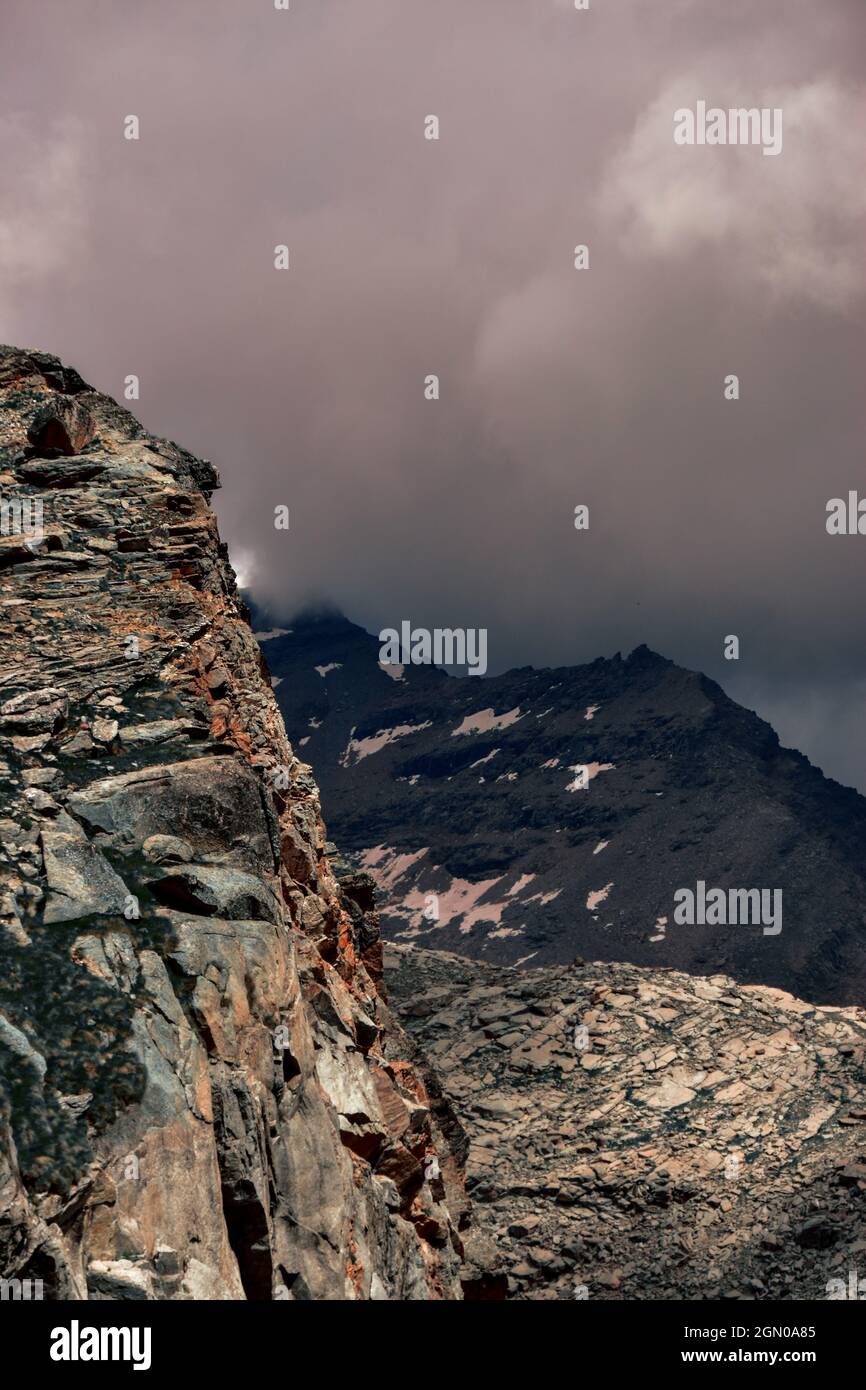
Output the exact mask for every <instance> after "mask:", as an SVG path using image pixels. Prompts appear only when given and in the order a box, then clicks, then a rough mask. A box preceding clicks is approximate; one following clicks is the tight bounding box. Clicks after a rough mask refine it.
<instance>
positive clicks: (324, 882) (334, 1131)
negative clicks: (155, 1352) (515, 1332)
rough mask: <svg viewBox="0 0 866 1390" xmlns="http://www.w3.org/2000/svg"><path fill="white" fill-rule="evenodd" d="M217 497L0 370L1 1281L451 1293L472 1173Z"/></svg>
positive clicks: (53, 368) (152, 445)
mask: <svg viewBox="0 0 866 1390" xmlns="http://www.w3.org/2000/svg"><path fill="white" fill-rule="evenodd" d="M217 486H218V480H217V476H216V473H215V471H214V469H213V468H212V467H211V465H210V464H209V463H207V462H205V461H203V460H200V459H196V458H193V457H192V456H191V455H190V454H188V453H187V452H186V451H185V450H183V449H182V448H178V447H177V446H176V445H174V444H172V443H169V442H167V441H165V440H161V439H157V438H154V437H153V436H151V435H149V434H148V433H146V432H145V431H144V430H143V429H142V428H141V426H140V425H139V424H138V423H137V422H136V420H135V419H134V418H133V417H132V416H131V415H130V414H129V413H128V412H127V411H125V410H123V409H121V408H120V407H119V406H118V405H117V404H115V402H114V401H112V400H110V399H109V398H107V397H106V396H103V395H101V394H99V393H97V392H95V391H93V390H91V389H90V387H88V386H87V385H86V383H85V382H84V381H83V380H82V379H81V378H80V377H79V376H78V374H77V373H76V372H75V371H73V370H70V369H69V368H67V367H64V366H63V365H62V364H61V363H60V362H59V361H58V360H57V359H56V358H54V357H50V356H47V355H44V354H41V353H35V352H22V351H19V350H16V349H13V348H5V347H4V348H0V506H2V513H0V518H2V525H0V532H2V534H0V604H2V613H3V634H4V650H5V659H4V661H3V665H2V673H0V799H2V811H0V814H2V820H0V875H2V899H0V1133H2V1145H0V1275H2V1276H3V1277H6V1278H16V1277H17V1278H20V1279H26V1278H34V1279H35V1278H38V1279H41V1280H42V1281H43V1285H44V1289H45V1296H46V1297H52V1298H84V1297H89V1298H101V1299H106V1298H124V1299H126V1298H137V1299H163V1298H186V1299H235V1298H248V1299H272V1298H287V1299H367V1298H373V1299H389V1298H394V1299H428V1298H456V1297H460V1296H461V1285H460V1264H461V1237H460V1236H459V1235H458V1230H457V1228H458V1226H459V1225H461V1224H465V1203H464V1201H463V1198H462V1194H461V1186H460V1174H459V1171H458V1168H457V1164H456V1161H455V1159H454V1156H453V1155H452V1153H451V1151H450V1149H449V1147H448V1143H447V1141H446V1139H445V1137H444V1135H443V1134H442V1132H441V1131H440V1130H439V1129H438V1122H437V1119H436V1113H435V1112H436V1107H435V1106H431V1104H430V1102H429V1099H428V1096H427V1094H426V1092H425V1089H424V1085H423V1083H422V1081H421V1080H420V1079H419V1076H418V1074H417V1072H416V1071H415V1070H414V1069H413V1066H412V1065H411V1064H410V1061H409V1060H408V1056H409V1052H410V1051H411V1048H410V1044H409V1043H408V1041H407V1039H406V1038H405V1036H404V1035H403V1034H401V1031H400V1029H399V1027H398V1026H396V1025H395V1023H394V1021H393V1020H392V1019H391V1017H390V1016H389V1013H388V1009H387V1007H386V1004H385V1002H384V999H383V995H382V992H381V991H380V988H379V980H380V975H381V958H380V947H379V943H378V933H377V929H376V918H375V913H374V911H373V909H372V898H371V896H370V884H369V881H368V880H366V879H365V878H363V876H357V875H354V876H353V875H351V874H350V875H348V876H347V877H346V878H345V879H344V883H343V886H342V887H341V885H340V883H339V882H338V881H337V877H336V876H335V873H334V871H333V868H332V865H331V863H330V862H329V859H328V856H327V854H326V850H325V838H324V830H323V826H322V820H321V817H320V811H319V800H318V792H317V788H316V785H315V783H314V781H313V778H312V776H311V774H310V770H309V768H308V767H307V766H305V765H304V764H303V763H301V762H299V761H298V759H297V758H296V757H295V756H294V754H293V753H292V750H291V748H290V746H289V744H288V743H287V741H286V737H285V733H284V729H283V725H282V721H281V718H280V715H279V713H278V710H277V708H276V705H275V703H274V699H273V696H272V694H271V689H270V684H269V682H268V681H267V679H266V678H265V677H263V663H262V660H261V657H260V654H259V650H258V648H257V645H256V642H255V641H254V639H253V636H252V633H251V631H250V628H249V626H248V624H247V622H246V620H245V614H244V611H243V608H242V605H240V604H239V602H238V598H237V595H236V592H235V584H234V577H233V574H232V570H231V568H230V566H229V564H228V560H227V557H226V552H225V548H224V546H223V545H221V543H220V541H219V537H218V534H217V528H216V524H215V519H214V515H213V513H212V511H211V510H210V508H209V505H208V501H209V497H210V494H211V491H212V490H213V489H214V488H215V487H217ZM440 1109H441V1107H440ZM437 1150H438V1152H437ZM446 1192H447V1194H448V1201H449V1202H450V1210H449V1206H448V1205H446Z"/></svg>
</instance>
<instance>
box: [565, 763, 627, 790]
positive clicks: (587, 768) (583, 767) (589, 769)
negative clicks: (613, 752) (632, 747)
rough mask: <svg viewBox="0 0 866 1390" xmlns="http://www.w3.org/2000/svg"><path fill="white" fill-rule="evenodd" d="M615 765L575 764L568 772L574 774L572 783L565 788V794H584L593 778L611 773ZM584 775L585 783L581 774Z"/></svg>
mask: <svg viewBox="0 0 866 1390" xmlns="http://www.w3.org/2000/svg"><path fill="white" fill-rule="evenodd" d="M615 766H616V764H615V763H575V765H574V767H570V768H569V769H568V770H569V772H573V773H574V774H575V778H574V781H573V782H569V784H568V786H567V787H566V789H565V790H566V791H567V792H584V791H587V790H588V787H589V783H590V782H591V781H592V779H593V777H597V776H598V774H599V773H600V772H613V770H614V768H615ZM584 772H585V773H586V782H584V781H583V779H582V777H581V773H584Z"/></svg>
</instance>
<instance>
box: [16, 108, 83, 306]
mask: <svg viewBox="0 0 866 1390" xmlns="http://www.w3.org/2000/svg"><path fill="white" fill-rule="evenodd" d="M0 163H2V167H3V201H2V205H0V304H3V305H5V306H6V307H7V311H8V308H9V306H10V305H11V303H12V302H13V300H15V299H18V298H20V296H21V295H22V294H26V293H28V292H32V291H34V290H38V292H39V293H41V294H44V293H45V292H46V290H47V289H48V287H49V285H50V284H51V282H52V281H53V280H54V279H55V277H56V276H57V275H58V273H61V272H62V273H68V272H69V270H70V268H71V266H72V265H73V264H74V263H75V260H76V258H77V257H78V256H79V255H80V252H81V247H82V243H83V239H84V235H85V230H86V225H87V218H86V206H85V201H86V200H85V184H84V172H83V170H84V137H83V130H82V125H81V122H80V121H78V120H77V119H75V117H73V116H66V117H63V118H60V119H58V120H55V121H53V122H52V123H51V124H50V125H48V126H47V127H46V126H37V125H36V124H35V122H33V121H31V120H28V119H27V118H26V117H23V116H5V117H0Z"/></svg>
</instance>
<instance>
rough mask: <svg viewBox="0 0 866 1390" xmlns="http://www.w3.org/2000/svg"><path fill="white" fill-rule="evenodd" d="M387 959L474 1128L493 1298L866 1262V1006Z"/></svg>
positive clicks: (755, 1280) (471, 1179)
mask: <svg viewBox="0 0 866 1390" xmlns="http://www.w3.org/2000/svg"><path fill="white" fill-rule="evenodd" d="M386 973H387V976H388V979H389V982H390V987H391V991H392V998H393V1001H394V1004H395V1007H396V1008H397V1009H398V1010H399V1012H400V1014H401V1016H402V1018H403V1020H404V1022H405V1023H406V1025H407V1027H408V1028H409V1029H410V1030H411V1032H412V1034H413V1036H414V1037H415V1038H416V1039H417V1040H418V1042H419V1044H420V1045H421V1047H422V1050H423V1051H424V1053H425V1055H426V1056H427V1057H428V1059H429V1064H430V1066H431V1067H433V1068H434V1069H435V1071H436V1073H437V1074H438V1077H439V1080H440V1082H441V1085H442V1087H443V1090H444V1092H445V1095H446V1097H447V1098H448V1099H449V1100H450V1101H451V1103H452V1105H453V1106H454V1107H455V1109H456V1110H457V1112H458V1113H459V1114H460V1116H461V1121H462V1124H463V1125H464V1127H465V1130H466V1132H467V1136H468V1140H469V1151H468V1158H467V1167H466V1172H467V1187H468V1189H469V1194H470V1196H471V1198H472V1202H473V1215H474V1221H475V1223H476V1224H477V1225H478V1226H479V1227H480V1229H479V1231H478V1232H477V1234H476V1237H475V1239H476V1241H477V1243H478V1246H479V1247H481V1246H484V1247H485V1248H486V1258H487V1270H486V1276H485V1280H484V1289H485V1290H486V1296H487V1297H496V1296H499V1297H506V1296H507V1297H511V1298H518V1299H565V1298H591V1299H598V1298H600V1299H718V1298H758V1299H798V1300H799V1299H810V1298H817V1299H826V1298H830V1297H839V1296H840V1295H839V1293H838V1292H836V1293H834V1288H835V1289H838V1288H839V1287H840V1284H839V1283H838V1282H837V1283H835V1284H834V1282H833V1281H841V1287H842V1288H843V1289H845V1290H847V1289H848V1287H849V1282H850V1275H851V1272H852V1271H854V1272H855V1274H856V1273H857V1272H858V1271H859V1272H860V1273H862V1271H863V1267H864V1262H866V1147H864V1143H866V1012H864V1011H863V1010H861V1009H855V1008H846V1009H840V1008H833V1007H829V1008H818V1007H813V1006H811V1005H809V1004H805V1003H802V1002H801V1001H799V1000H797V999H795V998H793V997H792V996H791V995H788V994H784V993H783V992H782V991H780V990H773V989H768V988H764V987H761V986H745V987H740V986H737V985H735V984H734V982H733V981H732V980H730V979H728V978H725V977H724V976H715V977H712V978H710V979H702V978H694V977H689V976H687V975H682V974H679V973H677V972H673V971H647V970H640V969H637V968H635V967H632V966H627V965H607V964H599V963H596V964H592V965H589V964H580V965H573V966H571V967H569V968H568V969H565V970H561V969H553V968H549V967H548V968H544V969H529V970H520V971H517V970H514V969H512V968H508V967H501V966H488V965H483V964H479V963H476V962H472V961H469V960H465V959H461V958H460V957H458V956H454V955H451V954H450V953H447V952H432V951H424V950H420V949H418V948H417V947H412V946H398V945H394V946H391V945H389V946H388V947H387V948H386ZM581 1030H583V1031H581ZM854 1287H855V1288H856V1284H855V1285H854ZM842 1296H844V1295H842Z"/></svg>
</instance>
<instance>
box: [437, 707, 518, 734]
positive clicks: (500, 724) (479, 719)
mask: <svg viewBox="0 0 866 1390" xmlns="http://www.w3.org/2000/svg"><path fill="white" fill-rule="evenodd" d="M523 717H524V716H523V715H522V714H521V713H520V706H519V705H518V706H517V707H516V709H510V710H508V711H507V713H506V714H497V713H496V712H495V710H493V709H492V708H491V709H482V710H479V711H478V713H477V714H467V716H466V718H465V719H464V720H463V723H462V724H460V725H458V727H457V728H456V729H452V730H451V737H452V738H456V737H457V735H458V734H486V733H489V732H490V730H491V729H508V728H510V726H511V725H512V724H516V723H517V721H518V719H522V718H523Z"/></svg>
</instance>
